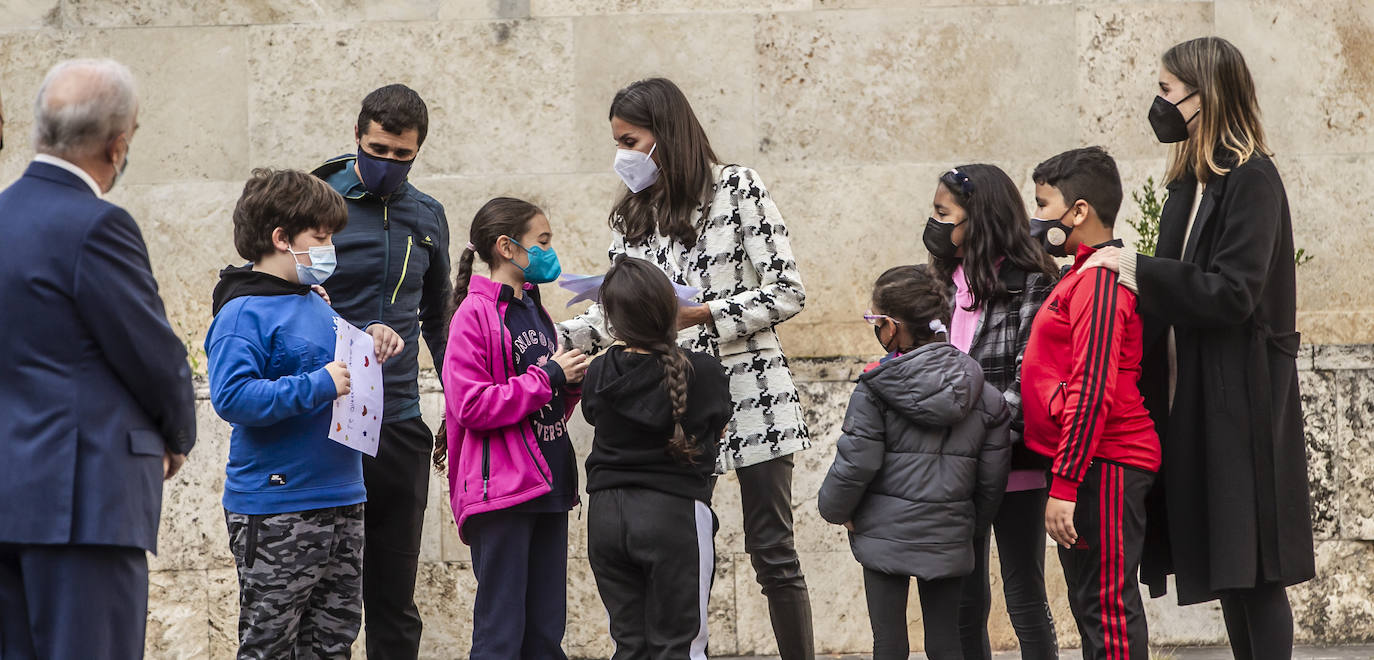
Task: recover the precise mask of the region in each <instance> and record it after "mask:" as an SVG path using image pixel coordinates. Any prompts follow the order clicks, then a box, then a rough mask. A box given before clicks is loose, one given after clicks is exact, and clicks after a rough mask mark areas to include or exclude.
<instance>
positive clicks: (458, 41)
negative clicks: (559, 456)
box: [0, 0, 1374, 357]
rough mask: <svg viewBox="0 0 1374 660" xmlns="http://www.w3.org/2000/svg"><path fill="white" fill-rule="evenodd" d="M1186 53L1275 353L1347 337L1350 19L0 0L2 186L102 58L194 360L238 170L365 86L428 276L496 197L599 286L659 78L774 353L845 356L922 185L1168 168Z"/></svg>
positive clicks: (132, 196) (631, 3)
mask: <svg viewBox="0 0 1374 660" xmlns="http://www.w3.org/2000/svg"><path fill="white" fill-rule="evenodd" d="M1206 34H1219V35H1222V36H1225V37H1227V38H1230V39H1232V40H1233V41H1235V42H1236V43H1237V44H1238V45H1239V46H1240V48H1241V49H1242V51H1243V52H1244V53H1245V55H1246V57H1247V58H1248V61H1249V63H1250V65H1251V68H1252V69H1253V71H1254V74H1255V77H1256V80H1257V85H1258V91H1259V98H1260V102H1261V105H1262V107H1263V108H1264V110H1265V112H1266V115H1265V116H1266V119H1267V123H1266V128H1267V130H1268V133H1269V137H1270V142H1271V145H1272V147H1273V149H1274V150H1275V152H1276V154H1277V162H1278V165H1279V169H1280V171H1281V172H1282V174H1283V176H1284V177H1285V181H1286V184H1287V187H1288V192H1289V195H1290V198H1291V202H1292V207H1293V215H1294V225H1295V232H1296V234H1297V244H1298V245H1299V246H1302V247H1304V248H1305V249H1306V250H1307V252H1308V253H1309V254H1312V255H1314V256H1315V257H1316V258H1315V260H1314V261H1313V262H1311V263H1310V264H1308V265H1306V266H1303V267H1302V269H1301V270H1300V273H1299V301H1300V303H1299V304H1300V317H1301V318H1300V319H1299V327H1300V329H1301V330H1302V331H1303V332H1304V333H1305V336H1306V339H1307V340H1308V341H1310V342H1312V343H1317V344H1329V343H1360V342H1367V341H1374V269H1371V268H1368V267H1362V266H1359V265H1358V264H1362V263H1363V255H1365V254H1368V253H1369V252H1370V251H1371V250H1374V233H1371V232H1369V231H1364V230H1366V229H1368V228H1369V227H1370V225H1371V223H1370V220H1369V219H1370V218H1371V217H1374V198H1371V196H1370V195H1368V194H1367V193H1366V192H1365V191H1367V190H1368V189H1369V188H1370V187H1371V186H1374V179H1372V177H1374V167H1371V164H1374V158H1371V154H1374V111H1371V108H1370V103H1369V100H1370V98H1374V76H1371V75H1370V67H1369V64H1368V63H1369V62H1370V60H1371V57H1374V4H1371V3H1369V2H1366V1H1365V0H1330V1H1322V2H1316V1H1308V0H1302V1H1300V0H1206V1H1199V2H1187V1H1173V0H1163V1H1158V0H1157V1H1140V0H1131V1H1125V2H1122V1H1118V0H975V1H972V2H960V1H956V0H731V1H726V0H309V1H307V0H205V1H199V0H198V1H196V2H188V1H186V0H139V1H137V2H126V1H125V0H8V1H6V2H0V97H3V100H4V102H5V110H6V112H5V113H4V114H5V118H6V120H7V128H8V133H9V138H10V141H9V148H7V149H5V150H4V151H0V182H4V181H9V180H12V179H13V178H14V177H16V176H18V175H19V174H20V172H22V169H23V167H24V164H25V163H26V162H27V160H28V159H29V157H30V150H29V149H28V148H27V147H26V142H27V138H28V135H29V133H30V131H31V111H30V105H31V103H32V99H33V97H34V94H35V92H36V90H37V88H38V84H39V82H40V81H41V78H42V76H43V73H44V71H45V70H46V69H47V68H48V67H49V66H51V65H52V64H53V63H54V62H56V61H57V60H59V59H61V58H66V57H73V56H106V55H108V56H113V57H116V58H119V59H121V60H123V61H125V62H127V63H128V64H129V65H130V66H131V67H132V68H133V69H134V71H135V73H136V74H137V75H138V76H139V79H140V82H141V89H142V101H143V104H142V114H141V117H140V122H141V125H142V129H141V131H140V133H139V134H138V136H137V137H136V138H135V139H134V141H133V145H132V166H131V167H130V168H129V172H128V176H127V177H126V178H125V179H124V180H123V182H122V183H121V185H120V187H119V188H118V189H116V190H115V191H114V193H113V195H112V199H113V200H114V201H116V202H118V203H120V204H122V205H125V206H126V207H128V208H129V209H130V211H131V212H132V213H133V215H134V217H135V218H137V219H138V220H139V221H140V223H141V224H142V226H143V231H144V235H145V237H146V238H147V241H148V243H149V249H150V252H151V256H152V259H153V266H154V270H155V271H156V274H157V276H158V279H159V281H160V282H161V284H162V291H163V295H164V298H165V299H166V302H167V306H168V310H169V313H170V314H171V316H172V318H173V321H174V323H175V325H176V327H177V328H178V331H179V332H180V333H181V334H182V336H183V337H184V338H185V339H186V341H187V343H188V345H190V346H191V347H192V348H193V349H194V348H196V347H198V346H199V344H200V342H201V339H202V337H203V336H204V332H205V329H206V328H207V327H208V324H209V292H210V289H211V287H212V286H213V284H214V281H215V273H216V272H217V270H218V268H220V267H222V266H223V265H225V264H226V263H230V262H235V261H237V260H238V257H237V256H236V255H235V254H234V252H233V249H232V246H231V242H230V240H229V238H230V225H229V214H230V211H231V209H232V207H233V203H234V200H235V199H236V198H237V194H238V191H239V190H240V188H241V186H242V182H243V180H244V179H245V178H246V177H247V175H248V173H249V171H250V169H251V168H253V167H257V166H277V167H296V168H307V169H308V168H310V167H312V166H314V165H316V164H318V163H320V162H322V161H323V160H325V159H327V158H330V157H332V156H335V155H338V154H340V153H346V152H349V151H352V150H353V148H354V146H353V142H352V129H353V123H354V120H355V118H356V116H357V110H358V104H359V102H360V101H361V99H362V97H363V96H364V95H365V94H366V93H367V92H368V91H370V90H372V89H374V88H376V87H378V86H380V85H382V84H385V83H390V82H397V81H399V82H404V83H407V84H409V85H411V86H412V87H414V88H415V89H417V90H418V91H419V92H420V93H421V94H422V95H423V96H424V97H425V98H426V99H427V100H428V103H429V107H430V117H431V127H430V132H429V139H428V142H427V143H426V144H425V145H424V148H423V149H422V151H421V153H420V157H419V160H418V161H417V165H416V167H415V170H414V173H413V174H414V179H415V182H416V183H417V184H418V185H419V186H420V187H421V188H423V189H424V190H426V191H427V192H430V193H431V194H433V196H434V197H436V198H437V199H438V200H439V201H441V202H442V203H443V204H445V206H446V208H447V210H448V216H449V220H450V224H451V228H452V231H453V234H454V236H455V239H454V240H453V241H452V243H451V245H452V246H453V248H454V252H455V254H456V252H457V249H458V248H459V247H461V245H462V244H463V243H464V242H465V241H464V240H462V239H463V238H465V237H466V232H467V225H468V222H469V219H470V218H471V217H472V214H473V213H474V212H475V211H476V210H477V208H478V207H479V206H480V205H481V204H482V202H484V201H485V200H486V199H488V198H490V197H493V196H496V195H515V196H521V197H526V198H529V199H531V200H533V201H535V202H537V203H539V204H540V205H541V206H543V207H544V208H545V209H546V210H547V211H548V212H549V216H550V219H551V220H552V222H553V225H554V228H555V231H556V232H557V238H556V245H557V247H558V249H559V252H560V254H561V256H562V260H563V264H564V267H565V268H566V269H567V270H568V271H570V272H579V273H585V272H592V271H596V270H599V269H602V268H604V267H605V248H606V246H607V245H608V243H609V240H608V230H607V228H606V222H605V220H606V214H607V211H608V210H609V208H610V206H611V203H612V201H613V200H614V198H615V196H616V194H617V190H618V188H619V182H618V180H617V179H616V177H615V175H614V174H613V173H612V172H611V168H610V164H611V160H612V156H613V145H612V143H611V140H610V131H609V126H608V124H607V121H606V119H607V118H606V112H607V107H608V106H609V103H610V99H611V96H612V95H613V93H614V92H615V90H616V89H617V88H619V87H620V86H622V85H624V84H626V83H628V82H630V81H632V80H635V79H637V78H641V77H645V76H649V75H666V76H669V77H671V78H673V79H674V80H676V81H677V82H678V83H679V84H680V85H681V86H682V87H683V89H684V90H685V92H686V93H687V95H688V96H689V97H690V98H691V99H693V102H694V105H695V108H696V111H697V114H698V115H699V117H700V118H701V119H702V121H703V123H704V125H705V126H706V128H707V131H708V133H709V134H710V136H711V137H712V140H713V144H714V146H715V147H716V151H717V152H718V153H719V154H720V155H721V157H722V158H724V159H726V160H728V161H732V162H739V163H744V164H747V165H750V166H753V167H754V168H756V169H757V170H759V172H760V173H761V175H762V177H763V180H764V181H765V182H766V183H767V184H768V186H769V187H770V189H771V191H772V193H773V195H774V198H775V199H776V200H777V203H778V205H779V207H780V208H781V210H782V212H783V214H784V216H785V217H786V218H787V220H788V224H789V227H790V229H791V231H792V234H793V236H794V241H793V245H794V248H795V250H796V252H797V257H798V261H799V262H800V266H801V272H802V274H803V277H804V279H805V281H806V284H807V288H808V293H809V294H810V295H809V296H808V304H807V308H806V310H805V311H804V312H803V313H802V314H801V315H800V316H799V317H797V318H796V319H793V320H792V321H791V322H789V323H787V324H786V325H785V326H783V329H782V333H783V339H784V342H785V343H786V345H787V347H788V350H789V353H790V354H791V355H792V356H794V357H801V356H820V357H825V356H836V355H860V354H863V353H865V352H867V351H868V350H869V346H868V341H869V337H868V331H867V329H866V328H865V327H863V324H861V323H857V322H855V320H854V319H855V318H856V317H857V315H858V314H859V313H862V311H863V309H864V307H865V305H864V304H863V300H865V298H866V296H867V293H868V286H869V284H871V282H872V280H873V278H874V277H876V276H877V274H878V273H880V272H881V271H882V270H883V269H884V268H885V267H887V266H890V265H892V264H896V263H911V262H916V261H922V260H924V259H925V253H924V249H923V248H922V246H921V241H920V233H921V230H922V228H923V223H924V217H923V216H926V215H928V213H929V207H930V199H931V197H932V195H933V191H934V186H935V179H936V177H937V176H938V174H939V173H940V172H941V171H942V170H944V169H947V168H949V167H951V166H954V165H957V164H961V163H967V162H974V161H988V162H993V163H996V164H998V165H1000V166H1002V167H1003V168H1004V169H1006V170H1007V171H1008V172H1009V173H1010V174H1011V176H1012V177H1013V179H1014V180H1016V181H1017V182H1018V183H1019V184H1021V185H1022V187H1023V188H1024V189H1025V190H1026V191H1027V193H1029V192H1030V190H1031V187H1032V186H1031V184H1030V181H1029V173H1030V170H1031V169H1032V168H1033V167H1034V165H1035V164H1036V163H1037V162H1039V161H1040V160H1042V159H1044V158H1046V157H1048V156H1050V155H1053V154H1054V153H1057V152H1058V151H1061V150H1063V149H1066V148H1069V147H1073V146H1079V145H1084V144H1102V145H1104V146H1106V147H1107V148H1108V149H1109V150H1110V151H1111V152H1112V153H1114V154H1115V155H1116V157H1117V158H1118V159H1119V160H1120V162H1121V166H1122V170H1123V176H1124V178H1125V183H1126V187H1127V190H1128V191H1130V190H1135V189H1136V188H1137V187H1138V186H1139V185H1140V184H1141V183H1142V182H1144V181H1145V179H1146V178H1147V177H1148V176H1155V177H1156V178H1158V177H1159V176H1160V175H1161V174H1162V171H1163V165H1164V158H1165V156H1166V153H1167V152H1166V149H1165V147H1163V146H1161V145H1159V144H1158V143H1157V142H1156V141H1155V140H1154V137H1153V135H1152V133H1151V131H1150V128H1149V125H1148V123H1147V122H1146V119H1145V115H1146V110H1147V109H1148V108H1149V105H1150V101H1151V100H1152V97H1153V95H1154V93H1155V81H1156V75H1157V72H1158V59H1159V55H1160V54H1161V53H1162V52H1163V50H1164V49H1165V48H1167V47H1168V46H1169V45H1172V44H1173V43H1175V42H1177V41H1179V40H1182V39H1185V38H1190V37H1195V36H1200V35H1206ZM1028 197H1029V195H1028ZM1122 215H1123V216H1124V217H1134V216H1135V215H1136V211H1135V210H1134V207H1133V206H1132V204H1131V202H1130V200H1129V198H1128V199H1127V202H1126V210H1125V211H1124V212H1123V214H1122ZM1121 231H1122V233H1123V234H1124V235H1125V238H1127V239H1132V238H1133V236H1131V235H1130V232H1129V229H1128V228H1127V227H1125V224H1124V223H1122V225H1121ZM1337 237H1339V238H1337ZM1352 266H1354V267H1352ZM550 298H551V299H553V301H554V304H553V305H552V306H553V307H561V306H562V304H561V301H563V300H566V298H562V297H559V296H550Z"/></svg>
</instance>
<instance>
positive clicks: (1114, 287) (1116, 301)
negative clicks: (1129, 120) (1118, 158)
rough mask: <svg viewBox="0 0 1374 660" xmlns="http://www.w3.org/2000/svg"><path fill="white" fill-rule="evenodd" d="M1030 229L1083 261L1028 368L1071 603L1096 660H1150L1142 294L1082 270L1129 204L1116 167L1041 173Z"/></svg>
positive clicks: (1045, 322) (1048, 312) (1050, 519)
mask: <svg viewBox="0 0 1374 660" xmlns="http://www.w3.org/2000/svg"><path fill="white" fill-rule="evenodd" d="M1033 178H1034V180H1035V203H1036V208H1037V212H1036V217H1035V218H1033V219H1032V220H1031V234H1032V235H1033V236H1035V237H1036V238H1038V239H1039V240H1040V241H1041V244H1042V245H1043V246H1044V247H1045V248H1046V250H1048V251H1049V253H1050V254H1052V255H1054V256H1058V257H1063V256H1067V255H1069V254H1072V255H1074V265H1073V267H1072V268H1070V269H1069V270H1068V272H1067V273H1066V274H1065V275H1064V277H1063V279H1061V280H1060V281H1059V284H1058V285H1056V286H1055V288H1054V291H1053V292H1052V293H1051V294H1050V297H1049V298H1048V299H1047V300H1046V301H1045V304H1044V305H1043V306H1042V307H1041V308H1040V312H1039V313H1037V314H1036V316H1035V322H1034V324H1033V325H1032V326H1031V336H1030V343H1029V344H1028V345H1027V346H1026V353H1025V358H1024V361H1023V363H1022V366H1021V396H1022V410H1023V414H1024V416H1025V442H1026V445H1027V446H1028V447H1029V448H1030V449H1032V450H1034V451H1036V452H1039V453H1041V454H1043V455H1045V456H1049V457H1050V458H1051V459H1053V462H1052V465H1051V468H1050V474H1051V484H1050V498H1049V502H1048V504H1047V505H1046V508H1045V528H1046V531H1047V532H1049V534H1050V536H1051V537H1052V538H1053V539H1054V540H1055V541H1056V542H1058V543H1059V545H1060V550H1059V561H1060V564H1062V565H1063V567H1064V578H1065V581H1066V582H1067V584H1068V588H1069V603H1070V606H1071V607H1072V609H1073V614H1074V618H1075V619H1076V620H1077V622H1078V630H1079V632H1080V633H1081V635H1082V638H1083V657H1084V658H1085V659H1087V660H1099V659H1101V660H1137V659H1138V660H1147V658H1148V657H1149V644H1148V641H1149V640H1148V633H1147V631H1146V625H1145V612H1144V609H1143V607H1142V605H1141V601H1140V589H1139V585H1138V583H1137V581H1136V573H1137V571H1138V569H1139V567H1140V555H1141V552H1142V548H1143V544H1144V536H1145V496H1146V494H1147V493H1148V492H1149V490H1150V485H1151V483H1152V482H1153V481H1154V473H1155V471H1156V470H1158V469H1159V462H1160V455H1159V437H1158V436H1157V435H1156V434H1155V430H1154V425H1153V424H1152V423H1151V421H1150V417H1149V413H1148V412H1147V411H1146V410H1145V399H1144V397H1142V396H1141V394H1140V388H1139V385H1138V381H1139V380H1140V358H1141V348H1142V347H1141V341H1142V340H1141V321H1140V316H1139V315H1138V314H1137V313H1136V298H1135V294H1133V293H1131V292H1130V290H1128V289H1127V288H1126V287H1124V286H1122V285H1120V284H1118V282H1117V274H1116V273H1114V272H1112V271H1110V270H1107V269H1105V268H1086V269H1085V268H1083V265H1084V262H1086V261H1087V260H1088V258H1089V257H1090V256H1091V255H1092V254H1093V253H1094V252H1095V251H1096V250H1097V249H1100V248H1102V247H1104V246H1107V245H1118V246H1119V245H1121V241H1119V240H1116V239H1114V238H1113V236H1112V224H1113V222H1114V221H1115V219H1116V212H1117V210H1118V209H1119V208H1120V207H1121V177H1120V175H1118V173H1117V169H1116V163H1115V162H1114V161H1113V160H1112V158H1111V156H1109V155H1107V153H1106V152H1105V151H1103V150H1102V149H1101V148H1099V147H1089V148H1085V149H1075V150H1073V151H1068V152H1065V153H1062V154H1059V155H1058V156H1055V157H1054V158H1051V159H1049V160H1047V161H1045V162H1043V163H1041V164H1040V165H1039V166H1037V167H1036V168H1035V172H1034V174H1033Z"/></svg>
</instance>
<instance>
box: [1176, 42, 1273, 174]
mask: <svg viewBox="0 0 1374 660" xmlns="http://www.w3.org/2000/svg"><path fill="white" fill-rule="evenodd" d="M1162 63H1163V65H1164V68H1165V69H1167V70H1168V71H1169V73H1172V74H1174V75H1175V76H1177V77H1178V79H1179V81H1180V82H1182V83H1183V84H1184V85H1186V86H1187V88H1188V91H1190V92H1196V93H1197V95H1198V100H1199V101H1200V102H1201V111H1200V114H1199V115H1198V121H1199V125H1198V127H1197V132H1196V133H1194V134H1193V135H1192V136H1190V137H1189V138H1188V139H1187V140H1184V141H1183V142H1180V143H1178V144H1176V145H1174V147H1173V151H1172V152H1171V154H1170V157H1169V169H1168V172H1167V174H1166V175H1165V179H1166V180H1167V181H1177V180H1179V179H1181V178H1183V176H1184V175H1186V174H1190V173H1191V174H1192V175H1193V176H1195V177H1196V178H1197V180H1198V181H1200V182H1202V183H1206V182H1207V181H1208V180H1210V179H1211V178H1212V177H1213V176H1222V175H1225V174H1226V173H1227V172H1230V171H1231V170H1230V168H1228V167H1224V166H1223V165H1222V164H1221V163H1220V162H1218V159H1217V154H1218V152H1219V151H1222V150H1225V151H1226V152H1229V153H1230V154H1232V155H1233V156H1234V157H1235V158H1234V164H1235V165H1240V164H1243V163H1245V162H1247V161H1249V160H1250V159H1251V158H1253V157H1254V155H1255V154H1257V153H1258V154H1263V155H1265V156H1269V155H1271V153H1270V151H1269V147H1268V146H1267V145H1266V144H1265V141H1264V127H1263V126H1261V125H1260V110H1259V101H1258V100H1256V98H1255V81H1254V79H1253V78H1251V77H1250V69H1249V67H1247V66H1246V65H1245V57H1244V56H1242V55H1241V54H1240V50H1239V49H1237V48H1236V47H1235V45H1233V44H1232V43H1231V42H1229V41H1227V40H1225V39H1222V38H1221V37H1201V38H1198V39H1193V40H1191V41H1185V42H1183V43H1181V44H1178V45H1175V46H1174V47H1173V48H1170V49H1169V50H1168V51H1166V52H1165V53H1164V57H1163V58H1162ZM1228 160H1229V159H1228Z"/></svg>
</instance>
